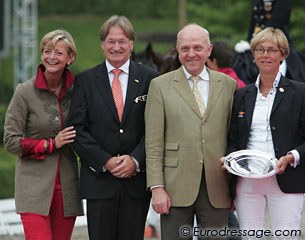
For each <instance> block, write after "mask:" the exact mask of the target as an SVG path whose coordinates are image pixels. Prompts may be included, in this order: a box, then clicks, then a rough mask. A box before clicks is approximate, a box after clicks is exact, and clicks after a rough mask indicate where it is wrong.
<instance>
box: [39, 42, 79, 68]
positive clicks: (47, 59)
mask: <svg viewBox="0 0 305 240" xmlns="http://www.w3.org/2000/svg"><path fill="white" fill-rule="evenodd" d="M73 61H74V56H73V54H72V53H70V54H69V53H68V46H67V44H66V43H65V41H63V40H58V41H57V42H56V43H55V44H53V43H52V42H51V40H50V43H49V44H46V46H45V47H44V48H43V49H42V52H41V62H42V64H43V65H44V67H45V73H46V74H49V73H52V74H54V73H58V74H61V73H62V72H63V71H64V69H65V67H66V66H67V65H70V64H71V63H72V62H73Z"/></svg>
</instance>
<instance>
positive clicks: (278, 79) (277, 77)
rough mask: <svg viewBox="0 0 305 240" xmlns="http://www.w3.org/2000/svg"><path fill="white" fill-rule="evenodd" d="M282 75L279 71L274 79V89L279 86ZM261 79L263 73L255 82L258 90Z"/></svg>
mask: <svg viewBox="0 0 305 240" xmlns="http://www.w3.org/2000/svg"><path fill="white" fill-rule="evenodd" d="M281 76H282V75H281V73H280V72H278V73H277V74H276V76H275V80H274V82H273V89H276V88H277V87H278V85H279V82H280V79H281ZM260 79H261V75H260V74H259V75H258V76H257V79H256V82H255V86H256V88H257V89H258V90H259V84H260Z"/></svg>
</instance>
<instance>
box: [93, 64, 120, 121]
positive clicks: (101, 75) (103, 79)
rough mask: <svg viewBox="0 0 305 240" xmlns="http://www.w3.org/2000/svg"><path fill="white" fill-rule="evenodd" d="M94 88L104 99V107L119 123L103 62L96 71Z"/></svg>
mask: <svg viewBox="0 0 305 240" xmlns="http://www.w3.org/2000/svg"><path fill="white" fill-rule="evenodd" d="M95 83H96V88H97V89H98V91H99V92H100V96H102V98H103V99H104V101H105V102H106V105H107V106H108V107H109V109H110V110H111V113H112V115H113V116H114V118H115V119H116V120H117V121H119V116H118V113H117V110H116V106H115V103H114V99H113V95H112V89H111V86H110V81H109V78H108V72H107V68H106V64H105V62H104V63H103V64H101V65H100V66H99V67H98V69H97V71H96V81H95Z"/></svg>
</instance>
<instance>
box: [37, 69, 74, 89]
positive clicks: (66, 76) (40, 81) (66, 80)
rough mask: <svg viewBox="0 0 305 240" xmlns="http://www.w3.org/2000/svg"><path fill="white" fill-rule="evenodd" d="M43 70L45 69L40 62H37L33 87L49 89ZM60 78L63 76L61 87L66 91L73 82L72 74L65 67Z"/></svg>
mask: <svg viewBox="0 0 305 240" xmlns="http://www.w3.org/2000/svg"><path fill="white" fill-rule="evenodd" d="M44 71H45V67H44V66H43V65H42V64H39V65H38V70H37V74H36V79H35V87H36V88H40V89H45V90H49V88H48V84H47V81H46V80H45V77H44V74H43V73H44ZM62 78H63V88H62V89H63V90H64V91H65V92H66V91H67V89H69V88H70V87H72V85H73V83H74V76H73V74H72V73H71V72H70V70H69V69H67V68H65V70H64V72H63V75H62Z"/></svg>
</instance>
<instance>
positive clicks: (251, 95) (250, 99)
mask: <svg viewBox="0 0 305 240" xmlns="http://www.w3.org/2000/svg"><path fill="white" fill-rule="evenodd" d="M247 92H248V93H246V94H245V108H246V109H245V112H246V117H247V124H248V127H249V128H250V126H251V123H252V117H253V112H254V106H255V102H256V96H257V88H256V86H255V85H254V84H253V85H251V86H250V87H249V89H247Z"/></svg>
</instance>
